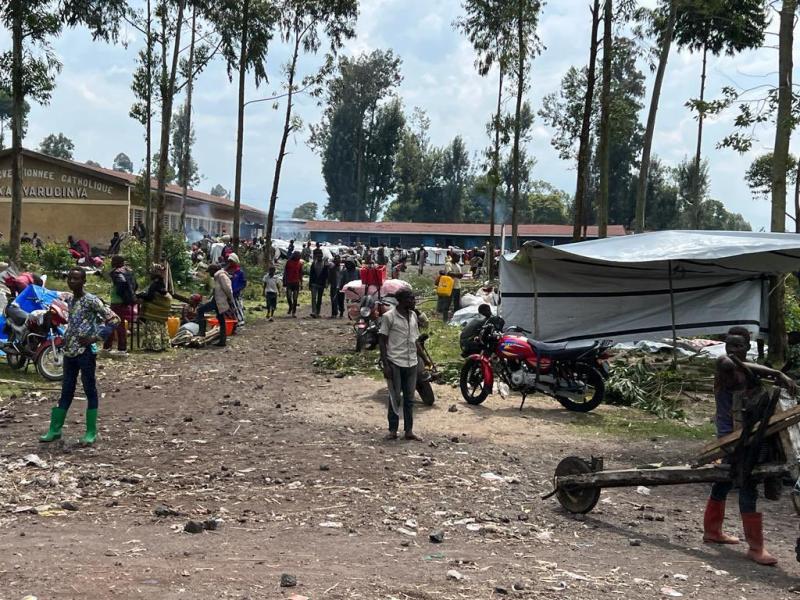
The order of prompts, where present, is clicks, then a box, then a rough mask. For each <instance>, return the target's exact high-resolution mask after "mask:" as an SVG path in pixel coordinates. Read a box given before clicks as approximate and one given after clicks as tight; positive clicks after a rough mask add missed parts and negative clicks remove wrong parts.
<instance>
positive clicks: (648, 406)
mask: <svg viewBox="0 0 800 600" xmlns="http://www.w3.org/2000/svg"><path fill="white" fill-rule="evenodd" d="M684 379H685V378H684V377H683V376H681V374H679V373H677V372H676V371H673V370H671V369H666V370H662V371H659V370H656V369H654V368H653V366H652V365H647V363H645V361H644V360H642V361H639V362H636V363H633V364H630V365H625V364H623V363H620V362H617V363H614V364H613V365H612V367H611V375H610V376H609V378H608V379H607V380H606V401H607V402H608V403H609V404H620V405H622V406H633V407H634V408H638V409H640V410H644V411H646V412H649V413H651V414H654V415H656V416H657V417H658V418H659V419H683V418H684V416H685V414H684V412H683V410H682V409H681V407H680V406H681V400H680V393H681V392H682V391H683V387H684Z"/></svg>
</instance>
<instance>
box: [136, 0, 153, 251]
mask: <svg viewBox="0 0 800 600" xmlns="http://www.w3.org/2000/svg"><path fill="white" fill-rule="evenodd" d="M129 22H130V23H131V25H133V27H135V28H136V29H138V30H139V31H140V32H141V33H142V34H144V44H145V46H144V48H143V49H142V50H140V51H139V54H138V56H137V68H136V70H135V71H134V72H133V81H132V82H131V90H132V91H133V94H134V97H135V98H136V101H135V102H134V104H133V106H131V110H130V113H129V114H130V116H131V118H133V119H135V120H136V121H138V122H139V123H140V124H141V125H142V126H143V127H144V141H145V158H144V169H143V170H142V174H141V176H140V182H139V183H140V185H139V188H140V190H141V192H142V194H143V196H144V198H145V233H146V236H145V256H146V258H147V261H148V263H149V262H151V258H152V254H151V250H152V247H151V245H152V239H153V237H152V236H153V186H152V161H153V156H152V154H153V132H152V121H153V115H154V112H153V93H154V90H156V89H157V88H158V81H157V80H156V68H155V65H156V63H157V62H159V61H160V58H158V57H157V56H156V52H157V46H156V42H157V39H156V35H155V32H154V31H153V6H152V0H147V1H146V3H145V11H144V13H143V14H141V15H139V14H134V15H132V18H131V19H130V20H129Z"/></svg>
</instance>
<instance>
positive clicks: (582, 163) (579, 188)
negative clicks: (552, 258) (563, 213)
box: [572, 0, 600, 242]
mask: <svg viewBox="0 0 800 600" xmlns="http://www.w3.org/2000/svg"><path fill="white" fill-rule="evenodd" d="M599 28H600V0H594V8H593V9H592V39H591V42H590V44H589V65H588V67H587V75H586V97H585V98H584V100H583V120H582V122H581V135H580V138H579V142H578V180H577V182H576V184H575V205H574V207H573V212H574V214H573V219H574V221H573V226H572V239H573V241H576V242H577V241H579V240H580V239H581V236H582V233H581V230H582V227H583V222H584V220H585V218H584V215H585V213H586V192H587V190H588V189H589V186H588V185H587V181H588V173H589V162H590V161H589V152H590V146H591V141H590V133H591V126H592V106H593V104H594V79H595V72H596V70H597V30H598V29H599Z"/></svg>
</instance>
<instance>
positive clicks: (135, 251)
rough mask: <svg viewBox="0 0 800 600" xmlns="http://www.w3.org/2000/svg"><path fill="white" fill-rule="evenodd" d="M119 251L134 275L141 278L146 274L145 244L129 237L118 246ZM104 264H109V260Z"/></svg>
mask: <svg viewBox="0 0 800 600" xmlns="http://www.w3.org/2000/svg"><path fill="white" fill-rule="evenodd" d="M119 253H120V255H121V256H123V257H124V258H125V260H126V261H127V263H128V266H129V267H130V268H131V269H133V272H134V274H135V275H136V277H137V278H138V279H139V280H141V279H142V278H143V277H144V276H145V275H147V267H148V265H147V252H146V248H145V245H144V244H143V243H141V242H140V241H139V240H137V239H135V238H132V237H129V238H127V239H126V240H125V241H124V242H122V246H121V247H120V250H119ZM106 265H107V266H108V267H110V266H111V261H107V262H106Z"/></svg>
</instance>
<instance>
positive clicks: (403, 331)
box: [378, 290, 421, 441]
mask: <svg viewBox="0 0 800 600" xmlns="http://www.w3.org/2000/svg"><path fill="white" fill-rule="evenodd" d="M395 297H396V298H397V307H396V308H395V309H394V310H392V311H389V312H388V313H386V314H385V315H383V319H382V320H381V329H380V332H379V336H378V342H379V344H380V350H381V362H382V364H383V375H384V377H385V378H386V382H387V384H388V386H389V435H387V436H386V439H389V440H395V439H397V430H398V429H399V427H400V405H401V403H402V407H403V429H404V431H405V439H407V440H417V441H421V438H420V437H419V436H417V435H416V434H414V431H413V428H414V393H415V390H416V387H417V339H418V338H419V323H418V320H417V313H416V312H414V307H415V305H416V299H415V298H414V293H413V292H412V291H411V290H401V291H399V292H397V294H396V296H395Z"/></svg>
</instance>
